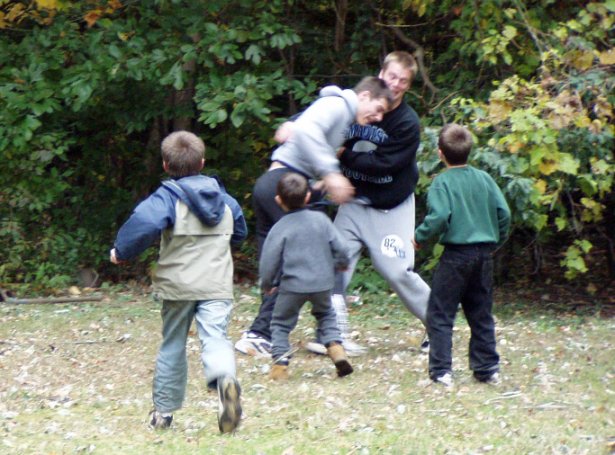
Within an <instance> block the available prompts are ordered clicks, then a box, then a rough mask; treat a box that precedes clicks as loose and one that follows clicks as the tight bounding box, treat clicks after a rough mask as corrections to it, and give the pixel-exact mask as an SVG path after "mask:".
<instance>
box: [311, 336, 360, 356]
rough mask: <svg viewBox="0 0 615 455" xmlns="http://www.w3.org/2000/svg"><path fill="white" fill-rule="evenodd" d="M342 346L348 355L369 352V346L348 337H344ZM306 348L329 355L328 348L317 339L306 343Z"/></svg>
mask: <svg viewBox="0 0 615 455" xmlns="http://www.w3.org/2000/svg"><path fill="white" fill-rule="evenodd" d="M342 346H343V347H344V351H346V355H347V356H348V357H359V356H361V355H364V354H366V353H367V348H366V347H365V346H361V345H360V344H357V343H355V342H354V341H352V340H350V339H348V338H344V340H343V341H342ZM305 348H306V349H307V350H308V351H310V352H313V353H314V354H319V355H327V348H326V347H325V345H324V344H322V343H319V342H318V341H317V340H314V341H308V342H307V343H306V344H305Z"/></svg>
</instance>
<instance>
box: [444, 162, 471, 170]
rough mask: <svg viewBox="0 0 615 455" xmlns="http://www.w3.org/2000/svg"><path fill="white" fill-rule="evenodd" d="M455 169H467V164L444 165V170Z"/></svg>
mask: <svg viewBox="0 0 615 455" xmlns="http://www.w3.org/2000/svg"><path fill="white" fill-rule="evenodd" d="M457 167H468V163H465V164H448V163H446V168H447V169H455V168H457Z"/></svg>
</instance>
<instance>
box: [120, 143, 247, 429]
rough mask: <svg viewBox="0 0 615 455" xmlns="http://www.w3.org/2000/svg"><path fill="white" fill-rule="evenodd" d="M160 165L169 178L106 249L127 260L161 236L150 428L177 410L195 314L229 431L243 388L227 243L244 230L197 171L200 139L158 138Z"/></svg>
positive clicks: (234, 209)
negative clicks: (231, 332) (231, 325)
mask: <svg viewBox="0 0 615 455" xmlns="http://www.w3.org/2000/svg"><path fill="white" fill-rule="evenodd" d="M161 148H162V165H163V168H164V170H165V171H166V172H167V173H168V174H169V175H170V176H171V179H170V180H165V181H163V182H162V185H161V186H160V187H159V188H158V189H157V190H156V191H155V192H154V193H153V194H151V195H150V196H149V197H148V198H146V199H145V200H144V201H142V202H141V203H140V204H139V205H138V206H137V207H136V208H135V210H134V211H133V213H132V215H131V216H130V218H129V219H128V221H126V223H124V225H123V226H122V227H121V228H120V230H119V232H118V234H117V238H116V240H115V244H114V247H113V249H112V250H111V253H110V259H111V262H113V263H114V264H118V263H121V262H123V261H126V260H130V259H132V258H135V257H136V256H138V255H139V254H140V253H141V252H143V251H144V250H145V249H146V248H148V247H149V246H150V245H151V244H152V243H153V242H154V241H155V240H157V239H158V238H160V252H159V258H158V264H157V267H156V270H155V272H154V276H153V278H152V282H153V288H154V295H155V296H156V297H157V298H159V299H161V300H162V310H161V315H162V344H161V346H160V350H159V352H158V357H157V360H156V369H155V373H154V381H153V393H152V396H153V404H154V410H153V411H152V412H151V421H150V425H151V426H152V427H154V428H168V427H169V426H170V425H171V422H172V421H173V412H174V411H175V410H177V409H179V408H181V406H182V403H183V400H184V396H185V390H186V382H187V361H186V340H187V337H188V330H189V328H190V325H191V324H192V320H193V319H196V327H197V331H198V336H199V339H200V341H201V359H202V362H203V367H204V371H205V377H206V380H207V384H208V386H209V387H210V388H217V390H218V395H219V399H220V406H219V411H218V426H219V428H220V431H221V432H223V433H228V432H232V431H234V430H235V429H236V428H237V425H238V424H239V421H240V419H241V403H240V394H241V389H240V387H239V383H238V382H237V379H236V367H235V356H234V351H233V345H232V344H231V342H230V341H229V339H228V336H227V326H228V322H229V320H230V316H231V309H232V306H233V260H232V256H231V244H238V243H240V242H241V241H242V240H244V239H245V237H246V235H247V227H246V222H245V219H244V217H243V213H242V211H241V208H240V207H239V204H238V203H237V201H236V200H235V199H233V198H232V197H231V196H230V195H229V194H227V193H226V191H225V190H224V188H223V187H222V186H221V185H220V184H219V183H218V181H216V180H215V179H214V178H211V177H207V176H204V175H201V174H200V172H201V170H202V169H203V166H204V164H205V144H204V143H203V141H202V140H201V139H200V138H198V137H197V136H196V135H194V134H192V133H190V132H187V131H177V132H174V133H171V134H170V135H169V136H167V137H166V138H165V139H164V141H163V142H162V147H161Z"/></svg>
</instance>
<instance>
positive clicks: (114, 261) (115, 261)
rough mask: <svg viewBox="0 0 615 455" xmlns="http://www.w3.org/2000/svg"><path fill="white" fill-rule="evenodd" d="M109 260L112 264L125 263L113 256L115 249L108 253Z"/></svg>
mask: <svg viewBox="0 0 615 455" xmlns="http://www.w3.org/2000/svg"><path fill="white" fill-rule="evenodd" d="M109 260H110V261H111V262H112V263H113V264H121V263H122V262H125V261H120V260H119V259H118V258H117V256H116V255H115V248H113V249H112V250H111V251H110V252H109Z"/></svg>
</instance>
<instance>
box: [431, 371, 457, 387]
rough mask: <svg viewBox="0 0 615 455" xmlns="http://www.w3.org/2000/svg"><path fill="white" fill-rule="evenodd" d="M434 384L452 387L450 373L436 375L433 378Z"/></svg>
mask: <svg viewBox="0 0 615 455" xmlns="http://www.w3.org/2000/svg"><path fill="white" fill-rule="evenodd" d="M433 382H435V383H436V384H441V385H443V386H444V387H446V388H447V389H450V388H451V387H453V384H454V383H453V375H452V374H451V373H444V374H443V375H442V376H438V377H437V378H436V379H434V380H433Z"/></svg>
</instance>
